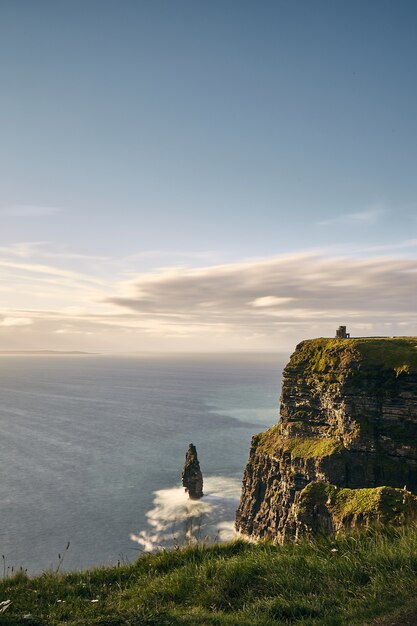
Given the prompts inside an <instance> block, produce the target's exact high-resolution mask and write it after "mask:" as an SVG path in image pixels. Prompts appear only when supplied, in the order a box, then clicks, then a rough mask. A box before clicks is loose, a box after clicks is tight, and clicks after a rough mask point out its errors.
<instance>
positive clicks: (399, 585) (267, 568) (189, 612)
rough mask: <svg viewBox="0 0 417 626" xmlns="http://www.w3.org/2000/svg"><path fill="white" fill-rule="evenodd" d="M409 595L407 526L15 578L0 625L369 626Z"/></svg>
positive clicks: (5, 591) (413, 562)
mask: <svg viewBox="0 0 417 626" xmlns="http://www.w3.org/2000/svg"><path fill="white" fill-rule="evenodd" d="M416 591H417V527H416V526H410V527H409V528H406V529H402V530H397V531H394V530H388V529H385V530H383V531H375V530H374V531H367V532H364V533H362V534H358V535H352V536H348V537H344V538H340V539H331V538H327V539H322V540H318V541H315V542H314V543H313V542H300V543H298V544H287V545H284V546H273V545H271V544H269V543H261V544H257V545H254V544H248V543H245V542H243V541H236V542H233V543H229V544H223V545H213V546H209V547H204V546H194V547H188V548H184V549H181V550H176V551H175V550H174V551H170V552H163V553H160V554H157V555H151V556H145V557H142V558H140V559H139V560H138V561H137V562H136V563H134V564H133V565H129V566H123V567H120V568H102V569H95V570H91V571H87V572H81V573H70V574H65V575H63V574H58V575H56V574H55V575H54V574H44V575H42V576H40V577H38V578H33V579H28V578H26V577H25V576H24V575H21V574H20V575H17V576H16V577H14V578H8V579H6V580H4V581H2V582H1V583H0V601H1V600H11V601H12V602H13V604H12V605H11V607H10V608H9V609H8V610H7V611H6V612H5V613H4V614H3V615H0V624H2V625H3V624H4V625H5V626H11V625H14V626H17V625H21V624H27V625H29V626H35V625H39V626H40V625H47V624H48V625H52V624H54V625H58V624H71V625H72V626H75V625H77V626H89V625H93V624H94V625H96V626H98V625H100V626H116V625H122V624H123V625H139V624H140V625H142V624H143V625H146V624H148V625H150V624H154V625H158V626H163V625H164V624H189V625H193V626H194V625H199V624H200V625H202V624H205V625H210V624H213V625H215V624H217V625H223V624H228V625H231V624H233V625H236V626H237V625H239V626H242V625H245V624H247V625H250V624H254V625H258V626H260V625H264V626H267V625H268V626H270V625H274V624H304V625H307V624H310V625H313V624H321V625H328V626H330V625H336V624H341V625H342V624H370V623H372V620H373V619H374V618H378V617H379V616H382V615H386V614H387V613H390V612H391V611H395V610H397V609H398V608H400V607H403V606H404V605H407V606H409V605H410V604H411V608H409V609H408V610H409V611H410V610H411V611H413V610H416V609H417V601H416V600H415V598H416V596H417V594H416ZM92 600H98V602H92ZM29 613H30V614H31V616H32V617H27V618H26V619H23V616H24V615H27V614H29ZM390 623H391V622H390ZM392 623H394V622H392Z"/></svg>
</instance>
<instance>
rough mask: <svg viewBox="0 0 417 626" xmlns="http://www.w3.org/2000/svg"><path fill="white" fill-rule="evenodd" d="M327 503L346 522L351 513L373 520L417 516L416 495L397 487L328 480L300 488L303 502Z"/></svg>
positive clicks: (401, 520)
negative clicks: (351, 486) (349, 485)
mask: <svg viewBox="0 0 417 626" xmlns="http://www.w3.org/2000/svg"><path fill="white" fill-rule="evenodd" d="M318 503H322V504H324V503H326V505H327V507H328V509H329V511H330V512H331V513H332V516H333V518H334V521H335V522H337V521H339V522H343V520H344V519H347V518H349V517H350V516H356V515H366V516H367V517H369V519H370V521H374V522H375V521H376V520H377V519H379V520H380V521H381V522H385V523H392V524H401V523H404V521H405V519H410V518H411V519H415V516H416V513H417V497H416V496H414V495H413V494H412V493H410V492H409V491H404V490H403V489H398V488H395V487H386V486H382V487H371V488H363V489H347V488H339V487H336V486H335V485H330V484H328V483H325V482H317V481H315V482H311V483H309V484H308V485H307V486H306V487H304V489H303V490H302V491H301V506H302V507H307V508H308V509H311V508H312V507H313V506H314V505H315V504H318Z"/></svg>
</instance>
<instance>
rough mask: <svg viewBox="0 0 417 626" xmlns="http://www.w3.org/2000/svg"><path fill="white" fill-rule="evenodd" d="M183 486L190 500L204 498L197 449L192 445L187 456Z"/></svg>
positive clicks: (183, 473)
mask: <svg viewBox="0 0 417 626" xmlns="http://www.w3.org/2000/svg"><path fill="white" fill-rule="evenodd" d="M182 484H183V485H184V487H185V491H186V492H187V493H188V495H189V498H190V500H199V499H200V498H202V497H203V495H204V494H203V474H202V473H201V469H200V463H199V462H198V457H197V450H196V447H195V445H194V444H192V443H190V445H189V446H188V450H187V454H186V455H185V465H184V469H183V472H182Z"/></svg>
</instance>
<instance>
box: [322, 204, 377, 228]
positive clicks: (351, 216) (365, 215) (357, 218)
mask: <svg viewBox="0 0 417 626" xmlns="http://www.w3.org/2000/svg"><path fill="white" fill-rule="evenodd" d="M386 212H387V211H386V210H385V209H382V208H379V207H374V208H370V209H367V210H366V211H359V212H357V213H347V214H345V215H339V216H337V217H333V218H330V219H328V220H322V221H321V222H319V225H320V226H330V225H332V224H345V225H346V226H348V225H358V226H360V225H365V224H376V223H377V222H378V220H379V219H380V218H381V217H382V216H383V215H385V214H386Z"/></svg>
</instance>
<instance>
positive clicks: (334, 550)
mask: <svg viewBox="0 0 417 626" xmlns="http://www.w3.org/2000/svg"><path fill="white" fill-rule="evenodd" d="M330 552H339V550H338V549H337V548H332V549H331V550H330Z"/></svg>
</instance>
